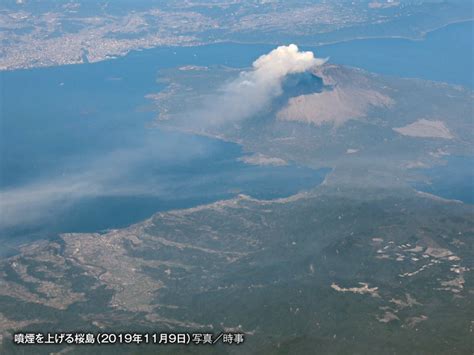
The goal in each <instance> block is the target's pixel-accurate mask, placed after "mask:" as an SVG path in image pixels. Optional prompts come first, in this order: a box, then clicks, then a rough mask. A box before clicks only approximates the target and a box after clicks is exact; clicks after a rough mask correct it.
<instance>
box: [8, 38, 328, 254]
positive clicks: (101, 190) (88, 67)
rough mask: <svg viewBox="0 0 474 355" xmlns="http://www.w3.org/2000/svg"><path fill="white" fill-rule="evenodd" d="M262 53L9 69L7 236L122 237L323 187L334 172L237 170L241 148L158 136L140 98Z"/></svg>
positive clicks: (214, 51) (180, 52) (166, 55)
mask: <svg viewBox="0 0 474 355" xmlns="http://www.w3.org/2000/svg"><path fill="white" fill-rule="evenodd" d="M262 50H263V51H264V49H262V47H260V48H252V49H249V50H247V51H244V52H242V51H240V50H238V48H237V47H236V46H234V45H219V46H207V47H198V48H160V49H154V50H148V51H142V52H134V53H131V54H130V55H128V56H126V57H123V58H119V59H116V60H111V61H105V62H100V63H95V64H84V65H70V66H61V67H52V68H40V69H32V70H19V71H13V72H2V73H1V74H0V75H1V78H0V80H1V84H2V87H3V93H2V94H3V98H2V104H3V107H2V111H1V112H2V119H1V124H2V126H1V139H0V153H1V159H0V189H1V190H0V192H3V193H8V194H9V195H8V198H4V201H2V216H1V217H0V222H1V223H0V224H1V225H2V228H1V229H0V238H1V239H3V240H7V241H9V242H11V241H12V240H15V242H17V241H18V240H24V239H25V238H26V239H31V238H37V237H50V236H54V235H55V234H57V233H61V232H88V231H100V230H103V229H106V228H119V227H123V226H127V225H130V224H132V223H135V222H138V221H141V220H143V219H145V218H148V217H149V216H151V215H152V214H153V213H155V212H157V211H162V210H169V209H176V208H186V207H191V206H195V205H199V204H203V203H208V202H212V201H215V200H219V199H223V198H229V197H232V196H235V195H236V194H237V193H245V194H249V195H251V196H255V197H257V198H275V197H282V196H287V195H291V194H294V193H296V192H298V191H300V190H302V189H307V188H311V187H314V186H316V185H318V184H319V183H320V182H321V181H322V180H323V179H324V177H325V175H326V173H327V172H328V170H327V169H322V170H319V171H315V170H312V169H309V168H304V167H298V166H294V165H289V166H283V167H269V166H267V167H264V166H251V165H247V164H244V163H242V162H239V161H238V158H239V157H241V156H242V155H243V152H242V150H241V148H240V146H238V145H236V144H231V143H226V142H223V141H219V140H215V139H210V138H206V137H199V136H192V135H188V134H183V133H178V132H169V131H161V130H160V129H157V128H153V127H151V126H152V125H151V124H152V123H153V120H154V118H155V117H154V113H153V110H152V107H151V106H150V105H151V104H152V103H151V101H150V100H147V99H145V95H147V94H149V93H153V92H158V91H160V90H161V89H162V88H163V85H162V84H159V83H158V82H157V78H158V76H159V74H158V73H159V70H161V69H163V68H167V67H175V66H179V65H186V64H195V65H212V64H223V65H230V66H236V67H239V66H240V67H241V66H248V65H249V64H251V62H252V61H253V60H254V59H255V57H256V56H258V55H259V54H261V53H260V52H259V51H262ZM38 196H39V197H38ZM7 200H8V201H7ZM5 201H7V202H5ZM7 247H8V245H7V244H3V247H2V248H3V253H5V250H6V248H7ZM0 253H2V250H0Z"/></svg>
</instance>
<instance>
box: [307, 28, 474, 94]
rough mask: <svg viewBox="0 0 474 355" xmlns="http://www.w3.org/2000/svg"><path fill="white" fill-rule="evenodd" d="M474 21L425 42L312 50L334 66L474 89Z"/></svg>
mask: <svg viewBox="0 0 474 355" xmlns="http://www.w3.org/2000/svg"><path fill="white" fill-rule="evenodd" d="M473 43H474V21H468V22H462V23H457V24H452V25H448V26H446V27H443V28H441V29H438V30H436V31H433V32H430V33H428V34H427V35H426V37H425V39H424V40H421V41H413V40H408V39H395V38H394V39H362V40H354V41H348V42H341V43H337V44H332V45H326V46H320V47H316V48H312V49H313V50H314V52H315V53H316V54H317V55H318V56H320V57H330V60H331V62H335V63H339V64H345V65H350V66H354V67H359V68H363V69H366V70H369V71H372V72H376V73H381V74H386V75H394V76H402V77H414V78H421V79H427V80H435V81H443V82H447V83H451V84H459V85H463V86H466V87H469V88H474V71H473V63H474V53H473Z"/></svg>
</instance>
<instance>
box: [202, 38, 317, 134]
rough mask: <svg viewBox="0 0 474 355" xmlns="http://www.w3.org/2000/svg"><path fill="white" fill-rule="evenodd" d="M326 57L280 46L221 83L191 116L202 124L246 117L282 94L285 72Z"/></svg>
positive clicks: (310, 65) (302, 68) (308, 66)
mask: <svg viewBox="0 0 474 355" xmlns="http://www.w3.org/2000/svg"><path fill="white" fill-rule="evenodd" d="M325 61H326V59H320V58H316V57H315V56H314V54H313V52H301V51H300V50H299V49H298V47H297V46H296V45H294V44H290V45H289V46H280V47H278V48H276V49H274V50H272V51H271V52H270V53H268V54H265V55H262V56H261V57H259V58H258V59H257V60H255V61H254V62H253V65H252V70H250V71H244V72H241V73H240V75H239V77H238V78H237V79H235V80H234V81H232V82H230V83H229V84H227V85H225V86H223V87H222V88H221V89H220V90H219V92H218V94H217V96H216V97H214V98H213V99H212V100H209V101H208V102H207V103H206V104H205V105H204V107H203V108H202V109H201V110H198V112H197V113H196V114H193V117H194V118H195V121H196V122H197V124H198V125H201V126H202V125H203V124H204V125H206V124H207V125H211V126H213V125H220V124H224V123H235V122H238V121H240V120H244V119H246V118H249V117H251V116H253V115H255V114H257V113H258V112H260V111H261V110H262V109H264V108H265V107H266V106H267V105H269V104H270V102H271V101H272V99H274V98H275V97H277V96H279V95H281V94H282V82H283V80H284V78H285V77H286V76H287V75H289V74H297V73H303V72H305V71H308V70H310V69H311V68H313V67H315V66H319V65H322V64H324V63H325Z"/></svg>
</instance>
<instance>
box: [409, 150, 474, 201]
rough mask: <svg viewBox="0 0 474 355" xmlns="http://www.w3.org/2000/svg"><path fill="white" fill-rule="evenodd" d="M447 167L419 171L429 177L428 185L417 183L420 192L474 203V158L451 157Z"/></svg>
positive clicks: (448, 159) (447, 159)
mask: <svg viewBox="0 0 474 355" xmlns="http://www.w3.org/2000/svg"><path fill="white" fill-rule="evenodd" d="M445 160H446V165H441V166H435V167H432V168H429V169H420V170H419V171H420V172H421V173H423V174H425V175H427V176H428V178H429V179H428V180H429V181H428V182H427V183H415V184H414V187H415V188H416V189H418V190H420V191H424V192H428V193H430V194H433V195H437V196H440V197H444V198H447V199H454V200H459V201H463V202H465V203H470V204H473V203H474V157H472V156H471V157H467V156H451V157H448V158H446V159H445Z"/></svg>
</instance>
